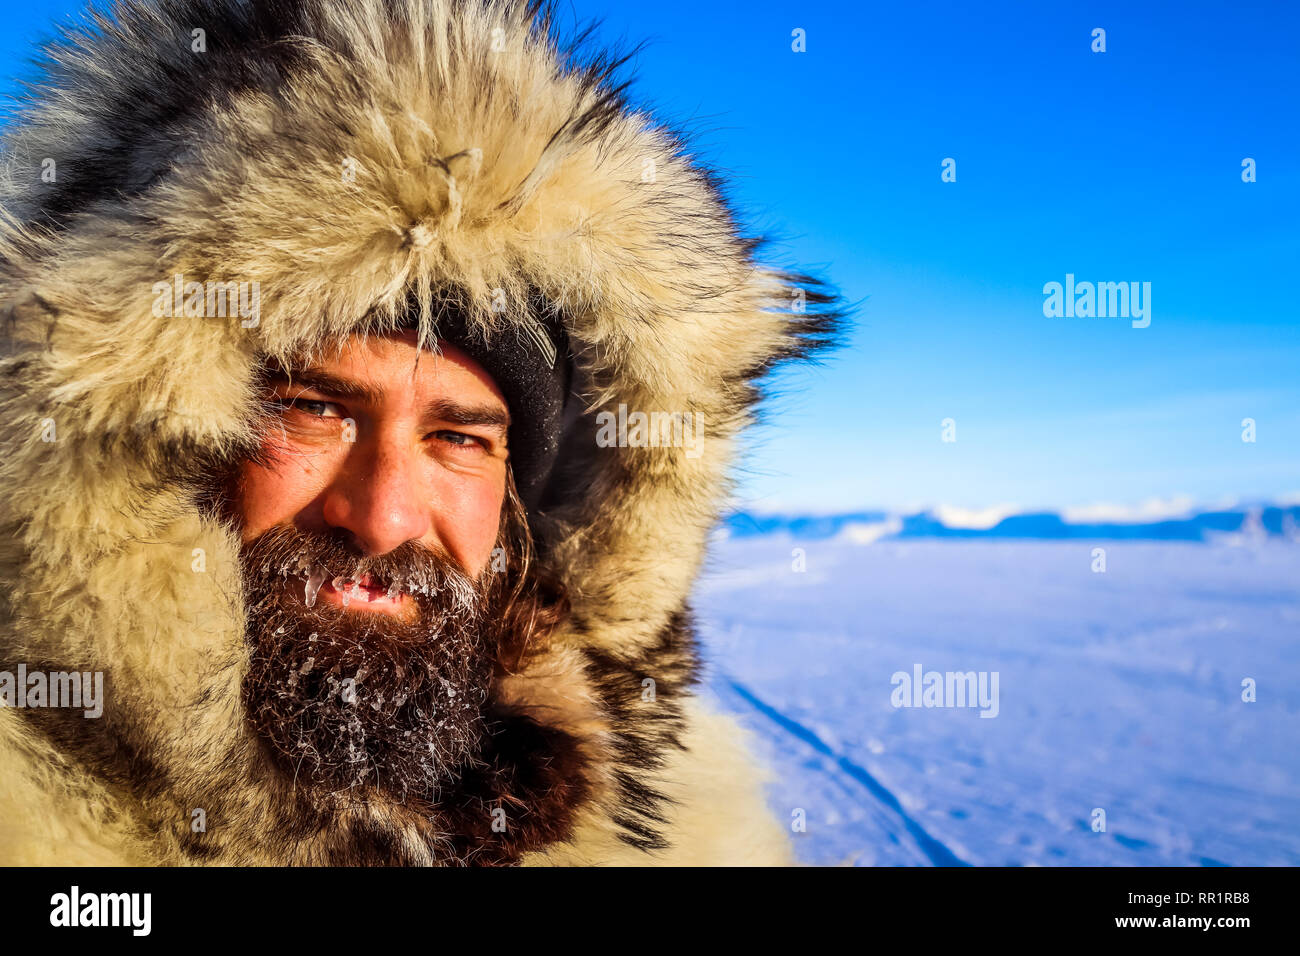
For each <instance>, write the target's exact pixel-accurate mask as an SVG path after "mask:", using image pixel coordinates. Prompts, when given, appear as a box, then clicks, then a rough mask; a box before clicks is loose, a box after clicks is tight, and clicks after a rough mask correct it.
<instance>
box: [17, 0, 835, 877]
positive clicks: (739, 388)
mask: <svg viewBox="0 0 1300 956" xmlns="http://www.w3.org/2000/svg"><path fill="white" fill-rule="evenodd" d="M198 31H201V32H198ZM584 46H585V41H583V40H582V39H581V38H579V40H578V41H576V42H575V43H566V42H564V41H562V40H561V39H560V38H558V36H557V34H556V30H555V28H554V26H553V23H552V20H551V17H550V16H549V13H548V11H547V10H546V9H545V8H541V9H539V8H537V7H536V6H535V5H530V6H528V7H523V6H520V5H515V4H509V3H499V2H492V0H488V2H477V3H471V2H453V0H276V2H261V0H256V2H254V0H247V2H240V0H149V2H145V0H131V2H123V3H120V4H119V5H117V6H115V7H113V8H112V9H111V11H110V12H109V14H108V15H106V16H104V17H102V18H97V19H95V20H93V22H91V23H90V24H89V25H87V26H86V27H85V28H84V29H77V30H75V31H72V32H69V33H68V34H66V35H65V36H63V37H62V38H61V39H60V40H58V41H57V42H55V43H53V44H51V45H50V46H49V47H48V48H47V50H46V54H45V59H44V62H43V64H42V74H41V77H40V79H39V80H38V81H37V82H36V84H35V85H34V86H33V88H32V90H31V93H30V96H29V97H28V100H27V102H26V103H25V104H24V106H23V110H22V111H21V112H20V114H19V115H18V116H17V118H16V120H15V122H14V123H13V124H12V126H11V127H10V128H9V130H8V132H7V134H6V136H5V139H4V142H3V162H4V165H3V172H2V177H3V178H2V180H0V213H2V217H3V218H2V219H0V317H2V318H3V319H4V320H5V329H6V342H5V353H4V356H5V358H4V362H3V366H2V368H0V375H2V378H0V382H2V387H3V394H2V395H0V405H2V408H0V429H2V430H3V431H2V434H3V438H2V439H0V440H2V441H3V449H4V452H3V456H2V457H0V480H2V481H3V489H2V493H0V523H2V527H0V577H2V578H3V580H2V581H0V594H2V595H3V598H2V600H3V605H0V610H2V611H3V620H2V621H0V625H2V631H0V671H9V672H15V671H16V670H17V669H18V667H19V666H20V665H23V666H25V667H26V668H27V669H28V670H38V669H43V670H46V671H68V672H70V671H79V672H96V671H99V672H102V673H103V674H104V675H105V676H104V684H105V693H104V703H103V714H102V716H101V717H99V718H98V719H87V718H85V717H83V716H82V712H81V711H79V710H77V711H60V710H54V709H45V710H38V709H25V710H20V709H17V708H12V707H10V708H4V709H0V863H4V864H30V863H61V864H105V863H113V864H117V863H125V864H136V863H141V864H150V863H166V864H184V863H193V862H212V863H219V864H227V863H229V864H240V863H320V862H385V861H388V860H392V859H400V860H404V861H409V862H463V861H467V860H468V861H471V862H524V863H561V864H569V863H652V862H667V863H747V862H753V863H774V862H783V861H785V860H786V859H787V854H788V850H787V848H786V845H785V844H786V840H785V836H784V833H783V831H784V827H783V825H782V824H781V822H780V821H778V820H777V819H776V818H774V817H773V816H772V815H771V814H770V813H769V811H768V810H767V809H766V808H765V806H764V802H763V797H762V793H761V786H760V784H761V774H760V773H759V772H758V771H757V770H756V769H755V768H754V766H753V765H752V763H751V761H750V760H749V758H748V757H747V755H746V753H745V750H744V747H743V743H742V741H741V740H740V738H739V736H738V734H739V730H738V728H737V727H736V725H735V724H734V723H732V722H731V721H730V720H729V719H727V718H724V717H721V716H719V715H716V714H713V713H710V712H709V711H708V710H706V709H705V708H703V707H702V706H701V705H700V704H699V702H698V700H697V699H696V697H695V696H694V694H693V691H692V683H693V681H694V680H695V679H696V671H697V656H696V651H695V638H694V635H693V630H692V622H691V613H690V608H689V597H690V591H691V588H692V585H693V582H694V579H695V577H696V575H697V573H698V571H699V569H700V566H701V562H702V559H703V555H704V550H705V545H706V539H707V536H708V533H709V530H710V528H711V527H712V525H713V524H714V522H715V521H716V520H717V518H718V515H719V513H720V510H721V509H722V508H723V507H724V506H725V503H726V500H727V498H728V495H729V493H730V485H729V480H728V473H729V470H730V468H731V466H732V464H733V452H734V450H735V445H736V438H737V435H738V433H739V431H740V430H741V429H742V428H743V427H744V426H745V425H747V424H748V423H749V421H750V419H751V414H752V410H753V406H754V404H755V402H756V400H757V399H758V397H759V392H758V388H757V384H758V381H759V379H760V378H761V377H762V376H763V375H764V374H765V373H766V372H767V371H768V370H770V369H771V368H772V366H773V365H774V364H775V363H777V362H779V361H782V360H785V359H790V358H794V357H799V356H803V355H806V354H808V353H809V352H811V351H812V350H814V349H816V348H818V347H820V346H822V345H824V344H827V342H828V340H829V337H830V335H831V333H832V331H833V327H834V324H835V318H836V314H835V313H834V312H833V311H832V310H831V306H832V305H833V302H832V300H831V297H830V296H829V295H828V294H826V293H825V292H824V291H823V290H821V289H819V288H818V287H817V286H816V284H815V283H813V282H812V281H811V280H808V279H807V278H805V277H802V276H796V275H791V274H787V273H784V272H782V271H780V270H777V269H773V268H770V267H766V266H764V265H762V264H760V263H759V262H758V261H757V260H756V258H755V252H756V249H757V247H758V245H759V243H758V241H757V240H756V239H754V238H752V237H750V236H747V235H746V234H745V233H744V232H743V231H742V229H741V227H740V226H739V225H738V224H737V222H736V219H735V217H734V215H733V213H732V212H731V211H730V210H729V208H728V206H727V204H726V202H725V201H724V200H723V198H722V197H721V194H720V191H719V182H718V180H717V177H716V176H715V174H713V173H712V172H711V171H709V170H708V169H706V168H704V167H703V166H702V165H701V164H700V163H699V162H698V161H696V160H695V159H693V158H692V157H691V155H690V154H689V152H688V150H687V147H686V145H685V143H684V141H683V139H682V138H681V137H680V136H679V135H677V134H676V133H674V132H672V131H670V130H669V129H667V128H665V127H664V126H662V125H660V124H659V123H658V122H657V121H656V120H654V119H653V118H652V117H651V116H650V115H648V114H647V113H644V112H641V111H638V110H636V109H635V108H633V107H631V106H630V105H628V103H627V102H626V101H625V98H624V94H623V90H622V87H621V86H619V85H618V83H617V81H616V79H615V75H616V72H617V70H618V69H619V68H620V61H616V60H615V59H613V58H611V57H610V56H609V55H607V54H604V53H599V52H596V53H590V52H584V49H583V48H584ZM178 276H179V277H182V279H181V280H179V281H181V282H182V283H188V282H198V283H202V284H205V288H210V287H211V285H212V284H224V283H235V284H236V285H239V284H248V287H249V288H252V285H251V284H252V283H256V294H257V297H258V298H257V302H256V309H255V311H253V310H250V309H248V308H245V309H244V310H243V311H238V310H236V309H235V308H234V305H233V301H234V299H235V298H236V291H235V288H236V287H235V286H230V287H229V288H230V295H231V302H232V304H231V306H230V309H229V312H228V313H227V314H226V315H212V314H208V312H210V311H211V310H206V311H202V310H200V314H194V312H192V311H189V310H187V309H186V308H185V307H184V304H183V303H184V301H188V294H186V295H183V296H182V297H179V298H177V299H176V300H175V304H176V305H178V306H180V307H179V308H177V309H170V308H167V307H165V304H166V303H171V302H172V296H171V293H170V292H164V291H160V288H161V289H163V290H165V289H168V288H170V284H171V283H173V282H174V281H177V280H176V279H175V277H178ZM159 283H162V284H163V286H162V287H159V285H158V284H159ZM241 288H242V286H241ZM412 291H415V292H418V293H421V295H420V299H421V300H422V301H428V300H430V299H431V298H432V297H435V296H437V295H442V294H454V295H455V296H456V297H457V301H458V302H459V303H460V304H461V305H462V306H463V307H464V308H465V309H466V310H467V312H468V314H469V316H470V318H471V320H472V321H473V322H475V323H478V324H479V325H480V326H482V327H483V328H484V329H499V328H501V327H510V326H516V327H518V326H521V325H524V324H527V323H531V322H534V321H535V320H536V319H537V318H538V317H539V316H541V315H542V314H545V316H547V317H550V319H552V320H558V321H560V322H562V323H563V326H564V329H565V332H566V334H567V337H568V340H569V344H570V348H571V350H572V353H573V360H574V372H573V383H572V395H574V396H576V397H577V398H578V400H577V401H576V402H575V401H573V400H571V401H570V403H569V404H570V408H571V413H570V415H569V418H568V420H567V422H566V424H565V429H564V433H563V437H562V440H561V446H560V452H559V459H558V464H557V466H556V468H555V471H554V472H553V474H552V478H551V482H550V485H549V487H548V488H547V490H546V495H545V500H544V502H543V504H542V506H541V507H539V508H538V509H535V510H534V511H533V512H532V513H531V514H530V522H531V524H532V525H533V529H534V532H535V535H536V538H537V542H538V547H539V551H540V554H541V557H542V560H544V561H545V563H546V564H547V566H548V567H550V568H551V569H552V570H553V571H554V572H555V573H556V574H557V575H559V576H560V577H561V578H562V580H563V581H564V582H565V584H566V585H567V588H568V592H569V597H570V600H571V604H572V608H573V611H572V614H571V616H570V617H569V618H568V619H567V621H566V622H565V623H564V624H563V625H562V626H561V628H560V629H559V630H557V631H556V632H555V633H554V634H553V635H552V637H551V639H550V642H549V645H548V646H547V647H546V648H544V649H540V650H539V652H538V653H536V654H534V655H533V656H532V658H530V660H529V662H528V664H527V666H526V668H525V669H523V670H522V671H521V672H520V673H517V674H514V675H511V676H509V677H507V678H505V679H503V680H501V681H499V682H498V686H496V687H495V688H494V707H495V708H496V713H497V716H498V717H499V719H500V720H501V726H502V728H503V729H502V731H501V739H500V740H499V741H498V742H497V743H498V745H497V747H496V749H495V750H494V752H493V754H492V755H491V757H490V758H489V760H488V764H489V766H487V767H485V768H484V770H483V771H482V773H481V774H480V776H481V777H482V779H481V781H480V782H479V788H478V789H477V790H476V791H475V792H473V793H468V794H466V795H464V797H463V800H462V805H461V806H460V807H459V808H456V812H455V813H452V812H451V811H449V816H448V817H447V818H446V819H444V820H441V821H435V828H437V827H441V828H442V829H441V831H440V832H441V833H442V834H443V835H444V836H445V837H446V840H445V843H446V850H445V852H442V851H435V850H431V849H430V848H429V841H428V840H427V839H423V838H422V835H424V836H427V832H428V831H427V828H428V822H427V821H419V820H412V819H410V818H409V817H408V816H406V815H404V812H403V810H402V808H401V807H400V806H398V807H394V806H390V805H381V804H379V803H376V804H374V805H367V806H363V807H360V808H358V809H357V810H355V811H354V812H353V813H352V815H351V816H350V817H349V818H347V819H344V820H341V821H340V822H339V823H338V824H337V826H340V827H345V828H352V829H353V830H355V831H356V832H361V831H363V830H364V831H365V832H366V833H368V834H369V835H370V836H371V840H370V843H371V845H372V846H374V847H375V848H376V849H375V851H374V855H373V857H365V856H362V857H353V858H349V859H345V860H340V859H339V856H338V853H337V850H336V845H335V842H334V837H335V834H331V833H330V832H327V831H323V830H322V829H321V828H320V827H318V826H316V825H315V824H316V823H317V822H318V821H315V820H314V819H313V818H312V817H311V815H310V814H308V813H306V812H304V811H302V810H301V809H300V808H299V805H298V804H296V803H294V802H293V800H292V799H291V798H290V796H289V787H288V785H287V784H286V783H284V782H283V781H277V780H276V779H273V778H274V777H275V775H274V773H273V771H272V770H270V769H269V767H268V765H267V764H266V763H265V759H264V757H262V756H261V755H260V751H259V748H258V741H257V739H256V737H255V735H254V734H253V732H252V731H251V730H250V729H249V728H248V727H247V726H246V721H245V719H244V717H243V714H242V711H241V703H240V682H241V677H242V674H243V670H244V667H245V658H246V654H247V652H246V649H245V644H244V609H243V608H242V607H241V602H240V598H239V597H238V595H239V593H240V589H239V567H238V560H237V555H238V541H237V540H236V538H235V536H234V535H232V534H231V533H230V532H229V531H228V530H227V529H225V528H224V527H223V526H221V525H219V524H217V523H216V522H214V521H212V520H210V519H208V518H206V517H204V512H203V511H202V509H201V508H200V507H199V506H198V505H197V503H196V487H197V482H198V480H199V478H200V477H201V476H202V475H204V474H205V473H206V470H207V469H209V468H211V467H214V466H215V464H216V463H220V462H224V461H229V460H232V459H233V458H236V457H238V456H240V455H243V454H246V453H247V452H248V450H249V449H250V448H251V447H253V445H254V442H255V435H254V433H253V429H252V426H251V419H252V410H253V408H254V405H255V388H254V383H255V373H256V370H257V368H258V367H259V365H260V363H262V362H263V361H265V360H266V359H267V358H268V357H270V358H271V359H287V358H288V357H289V356H291V355H293V354H295V353H297V352H298V351H300V350H302V349H304V348H312V347H313V346H317V345H320V344H322V343H326V342H329V341H332V340H336V339H339V338H340V337H343V336H347V335H349V334H351V333H355V332H359V331H365V330H371V331H373V330H382V329H384V328H387V327H391V326H392V325H394V324H395V323H396V321H397V315H398V312H399V310H400V306H401V304H402V303H403V302H405V301H406V299H407V296H408V294H410V293H411V292H412ZM160 301H162V302H164V307H163V308H159V303H160ZM502 303H504V307H503V305H502ZM242 304H243V305H245V306H248V305H251V304H252V303H250V302H247V301H245V302H243V303H242ZM423 321H424V322H425V323H426V327H427V323H428V322H429V321H430V316H427V315H426V316H424V317H423ZM620 406H625V407H626V409H628V410H645V411H647V412H648V411H655V410H659V411H667V412H673V411H682V412H686V411H689V412H693V413H696V414H698V415H699V416H701V417H700V419H699V421H700V422H701V423H702V438H703V441H702V443H701V446H700V449H699V452H700V453H697V454H688V453H687V452H686V450H685V449H683V448H680V447H675V448H663V447H617V446H615V447H602V446H601V444H598V442H597V441H596V438H595V436H596V435H597V432H598V429H599V427H600V425H599V421H601V420H602V419H598V416H600V415H601V413H602V412H604V413H609V412H614V413H617V411H618V410H619V408H620ZM603 420H604V421H608V420H609V419H608V417H607V418H605V419H603ZM647 681H653V685H651V684H648V683H647ZM651 686H653V693H652V694H648V693H647V692H646V688H648V687H651ZM498 806H506V807H508V813H509V819H510V825H509V826H508V828H507V829H506V831H505V832H504V833H496V832H494V831H492V830H491V829H490V828H489V827H488V826H487V825H488V824H490V823H491V819H492V818H491V816H490V814H491V810H492V809H493V808H494V807H498ZM199 810H202V818H203V819H204V821H205V826H204V827H203V828H202V829H200V828H197V827H196V826H195V825H194V823H195V820H196V819H198V814H197V813H196V811H199ZM456 814H459V815H456ZM422 827H423V829H422Z"/></svg>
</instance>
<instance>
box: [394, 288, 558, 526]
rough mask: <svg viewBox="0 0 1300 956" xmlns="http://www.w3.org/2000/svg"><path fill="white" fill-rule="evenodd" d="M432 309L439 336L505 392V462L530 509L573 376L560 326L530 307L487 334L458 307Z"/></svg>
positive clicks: (554, 446) (551, 460)
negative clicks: (507, 415)
mask: <svg viewBox="0 0 1300 956" xmlns="http://www.w3.org/2000/svg"><path fill="white" fill-rule="evenodd" d="M433 312H434V315H435V316H436V319H435V324H434V330H435V332H436V334H437V336H438V338H439V339H440V340H442V341H444V342H449V343H451V344H452V345H454V346H456V348H458V349H460V350H461V351H462V352H464V353H465V354H466V355H468V356H469V357H470V358H472V359H473V360H474V361H475V362H477V363H478V364H479V365H480V366H482V367H483V370H484V371H485V372H487V373H488V375H490V376H492V379H493V381H495V382H496V385H497V388H499V389H500V390H501V394H502V395H503V396H505V400H506V406H507V407H508V408H509V410H510V431H509V435H508V436H507V443H508V446H509V449H510V467H511V470H512V471H513V472H514V478H515V487H516V488H517V489H518V491H519V497H520V499H521V500H522V501H523V503H524V506H525V507H526V508H528V510H530V511H531V510H532V509H533V508H535V507H536V506H537V504H538V502H539V501H540V500H541V497H542V492H543V491H545V489H546V482H547V479H548V478H549V477H550V474H551V468H552V466H553V465H554V464H555V457H556V454H557V453H558V452H559V450H560V435H561V432H562V431H563V427H564V408H565V402H566V400H567V399H568V395H569V385H570V382H571V380H572V377H573V368H572V365H573V363H572V359H571V357H570V354H569V342H568V336H567V335H566V334H565V331H564V325H563V323H562V322H561V321H560V320H559V318H558V316H556V315H555V314H554V312H553V311H551V310H543V309H529V310H528V312H527V313H525V314H524V315H523V316H521V317H513V318H512V320H511V321H508V322H502V323H501V327H500V328H499V329H497V330H496V331H494V332H492V333H490V334H489V333H486V332H484V331H483V330H482V329H481V328H480V327H479V326H477V325H476V326H473V327H471V326H470V324H469V323H467V322H466V320H465V317H464V312H463V311H461V310H460V309H447V308H441V309H440V308H438V307H437V306H435V308H434V310H433ZM408 324H410V325H414V322H413V321H412V322H410V323H408Z"/></svg>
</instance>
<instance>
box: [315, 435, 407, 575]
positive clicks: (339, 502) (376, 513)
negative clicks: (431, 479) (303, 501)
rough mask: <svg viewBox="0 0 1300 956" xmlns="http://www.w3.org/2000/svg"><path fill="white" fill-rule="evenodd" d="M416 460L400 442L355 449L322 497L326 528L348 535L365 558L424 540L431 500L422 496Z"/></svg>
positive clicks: (371, 443)
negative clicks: (345, 531)
mask: <svg viewBox="0 0 1300 956" xmlns="http://www.w3.org/2000/svg"><path fill="white" fill-rule="evenodd" d="M418 457H419V456H418V455H417V454H416V452H415V450H414V449H408V448H404V447H402V443H401V442H400V441H395V440H391V439H388V440H385V439H378V440H374V441H367V442H363V443H358V444H357V445H356V446H355V447H353V448H352V449H351V451H350V453H349V454H348V456H347V460H346V461H345V462H344V464H343V467H342V469H340V472H339V474H338V475H336V476H335V479H334V481H333V482H332V483H331V485H330V487H329V489H328V490H327V491H326V494H325V500H324V508H323V513H324V517H325V521H326V523H328V524H329V525H330V527H333V528H343V529H345V530H347V531H350V532H351V533H352V535H353V536H354V537H355V538H356V543H357V546H358V547H360V548H361V549H362V550H363V551H364V553H366V554H368V555H377V554H387V553H388V552H389V551H392V550H394V549H395V548H397V547H399V546H400V545H403V544H405V543H406V542H408V541H417V540H419V539H421V538H423V537H424V536H425V535H427V534H428V533H429V529H430V527H431V524H432V520H431V514H430V510H431V509H430V502H429V500H428V498H429V496H428V495H427V494H422V493H421V488H420V463H419V461H418V460H417V459H418Z"/></svg>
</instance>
